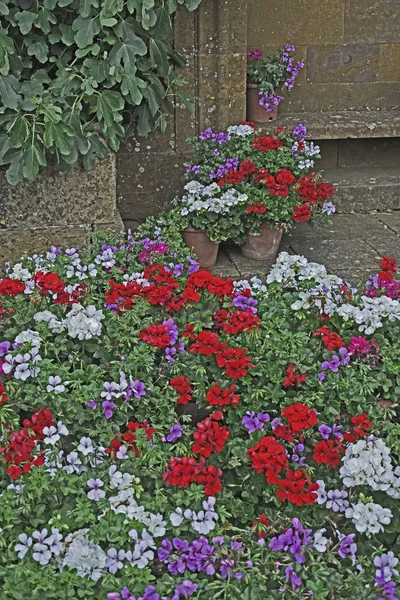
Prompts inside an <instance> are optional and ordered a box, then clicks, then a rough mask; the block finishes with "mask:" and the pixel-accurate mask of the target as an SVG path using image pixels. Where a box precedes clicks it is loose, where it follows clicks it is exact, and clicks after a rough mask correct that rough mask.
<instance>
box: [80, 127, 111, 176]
mask: <svg viewBox="0 0 400 600" xmlns="http://www.w3.org/2000/svg"><path fill="white" fill-rule="evenodd" d="M88 142H89V150H88V152H87V153H86V154H85V156H84V157H83V166H84V168H85V169H91V168H92V167H93V165H94V164H95V163H96V160H97V159H98V158H105V157H106V156H108V153H109V151H108V148H107V146H106V145H105V144H104V142H103V140H101V139H100V137H99V136H98V135H97V134H93V135H91V136H90V137H89V138H88Z"/></svg>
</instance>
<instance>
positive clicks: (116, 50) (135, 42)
mask: <svg viewBox="0 0 400 600" xmlns="http://www.w3.org/2000/svg"><path fill="white" fill-rule="evenodd" d="M146 52H147V47H146V44H145V43H144V41H143V40H141V39H140V38H139V37H138V36H135V37H131V36H130V37H128V38H126V40H125V41H124V42H117V43H116V44H115V46H114V47H113V49H112V50H111V52H110V64H111V65H115V66H116V67H120V66H121V64H122V65H123V67H124V69H125V71H127V72H128V73H132V72H135V70H136V56H138V55H139V56H144V55H145V54H146Z"/></svg>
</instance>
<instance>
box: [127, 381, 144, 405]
mask: <svg viewBox="0 0 400 600" xmlns="http://www.w3.org/2000/svg"><path fill="white" fill-rule="evenodd" d="M132 394H133V395H134V397H135V398H137V399H139V398H140V397H141V396H145V395H146V388H145V385H144V383H143V382H142V381H138V380H137V379H135V381H131V383H130V384H129V386H128V389H127V391H126V393H125V400H126V401H127V400H129V398H130V397H131V396H132Z"/></svg>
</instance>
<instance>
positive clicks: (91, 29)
mask: <svg viewBox="0 0 400 600" xmlns="http://www.w3.org/2000/svg"><path fill="white" fill-rule="evenodd" d="M72 29H73V30H74V31H76V32H77V33H76V34H75V36H74V39H75V42H76V43H77V46H78V48H86V46H90V45H91V44H92V43H93V38H94V36H95V35H97V34H98V33H100V22H99V19H98V15H97V16H95V17H93V18H92V19H91V18H90V17H78V18H77V19H75V21H74V22H73V23H72Z"/></svg>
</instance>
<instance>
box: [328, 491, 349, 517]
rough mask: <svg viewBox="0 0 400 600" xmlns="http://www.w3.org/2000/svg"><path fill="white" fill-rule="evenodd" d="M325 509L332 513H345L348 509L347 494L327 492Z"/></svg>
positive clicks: (343, 492)
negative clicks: (330, 510)
mask: <svg viewBox="0 0 400 600" xmlns="http://www.w3.org/2000/svg"><path fill="white" fill-rule="evenodd" d="M327 497H328V499H327V502H326V508H328V509H332V510H333V511H334V512H345V511H346V510H347V509H348V508H349V502H348V500H345V498H347V492H346V491H345V490H329V492H328V494H327Z"/></svg>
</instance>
